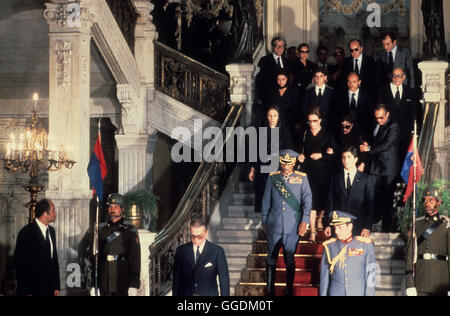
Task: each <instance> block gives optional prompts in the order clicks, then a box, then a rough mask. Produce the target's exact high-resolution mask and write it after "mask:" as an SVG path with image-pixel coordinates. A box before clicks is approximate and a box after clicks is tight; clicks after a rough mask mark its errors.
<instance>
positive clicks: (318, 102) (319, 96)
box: [317, 88, 322, 106]
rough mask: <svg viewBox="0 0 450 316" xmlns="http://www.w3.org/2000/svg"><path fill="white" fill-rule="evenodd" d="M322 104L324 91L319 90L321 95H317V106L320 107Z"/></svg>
mask: <svg viewBox="0 0 450 316" xmlns="http://www.w3.org/2000/svg"><path fill="white" fill-rule="evenodd" d="M320 103H322V89H320V88H319V94H318V95H317V106H320Z"/></svg>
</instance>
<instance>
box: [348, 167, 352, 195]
mask: <svg viewBox="0 0 450 316" xmlns="http://www.w3.org/2000/svg"><path fill="white" fill-rule="evenodd" d="M351 188H352V182H351V181H350V172H349V173H347V194H350V189H351Z"/></svg>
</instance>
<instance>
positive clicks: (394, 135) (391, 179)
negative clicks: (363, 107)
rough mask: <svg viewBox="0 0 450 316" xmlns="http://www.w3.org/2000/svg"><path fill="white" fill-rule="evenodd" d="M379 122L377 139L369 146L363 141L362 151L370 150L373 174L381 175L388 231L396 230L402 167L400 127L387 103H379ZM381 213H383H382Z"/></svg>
mask: <svg viewBox="0 0 450 316" xmlns="http://www.w3.org/2000/svg"><path fill="white" fill-rule="evenodd" d="M375 119H376V121H377V123H378V124H377V126H376V128H375V131H374V134H373V135H374V136H373V140H372V142H371V144H370V146H369V144H368V143H367V142H365V143H364V144H363V145H361V147H360V150H361V152H368V153H369V155H370V157H371V159H372V163H371V166H370V174H371V175H373V176H376V177H377V184H378V189H379V190H378V192H377V196H376V201H377V202H378V204H379V205H378V217H382V219H383V222H382V228H383V231H384V232H393V231H394V230H395V225H394V217H393V199H394V191H395V184H396V183H395V180H396V178H397V177H398V175H399V170H400V155H399V142H400V127H399V126H398V124H397V123H396V122H395V121H393V120H391V118H390V113H389V110H388V109H387V106H386V105H384V104H379V105H378V106H376V107H375ZM380 215H381V216H380Z"/></svg>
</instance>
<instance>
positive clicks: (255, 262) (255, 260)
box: [247, 254, 322, 269]
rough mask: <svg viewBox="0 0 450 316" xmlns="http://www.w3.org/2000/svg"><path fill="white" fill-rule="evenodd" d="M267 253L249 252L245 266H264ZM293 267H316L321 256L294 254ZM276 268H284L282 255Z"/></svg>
mask: <svg viewBox="0 0 450 316" xmlns="http://www.w3.org/2000/svg"><path fill="white" fill-rule="evenodd" d="M266 258H267V255H260V254H250V255H249V256H248V257H247V267H249V268H265V267H266ZM294 260H295V267H296V268H298V269H317V267H318V266H319V265H320V261H321V260H322V258H321V256H315V255H295V258H294ZM277 268H285V264H284V260H283V256H282V255H280V257H279V258H278V261H277Z"/></svg>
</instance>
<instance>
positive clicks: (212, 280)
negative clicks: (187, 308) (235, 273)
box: [172, 219, 230, 296]
mask: <svg viewBox="0 0 450 316" xmlns="http://www.w3.org/2000/svg"><path fill="white" fill-rule="evenodd" d="M190 230H191V240H192V241H191V242H190V243H187V244H185V245H182V246H179V247H178V248H177V251H176V253H175V261H174V264H173V286H172V293H173V296H219V290H218V286H217V276H219V282H220V295H221V296H230V278H229V273H228V264H227V259H226V257H225V252H224V250H223V248H222V247H220V246H217V245H215V244H213V243H210V242H209V241H207V240H206V237H207V236H208V229H207V226H206V223H205V222H204V221H202V220H198V219H197V220H193V221H192V223H191V227H190Z"/></svg>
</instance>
